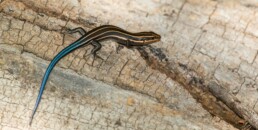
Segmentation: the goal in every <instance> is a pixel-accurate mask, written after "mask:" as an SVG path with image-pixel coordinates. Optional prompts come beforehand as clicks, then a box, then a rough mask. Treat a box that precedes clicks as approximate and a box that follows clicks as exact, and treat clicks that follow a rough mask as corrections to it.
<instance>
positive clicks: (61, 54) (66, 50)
mask: <svg viewBox="0 0 258 130" xmlns="http://www.w3.org/2000/svg"><path fill="white" fill-rule="evenodd" d="M81 45H82V44H81V42H79V41H77V42H74V43H72V44H71V45H69V46H67V47H66V48H64V49H63V50H62V51H61V52H59V53H58V54H57V55H56V56H55V57H54V59H53V60H52V61H51V62H50V64H49V65H48V68H47V70H46V72H45V75H44V77H43V80H42V83H41V86H40V90H39V94H38V97H37V101H36V103H35V106H34V109H33V112H32V114H31V117H30V123H29V125H31V123H32V120H33V117H34V115H35V113H36V111H37V108H38V106H39V103H40V100H41V97H42V94H43V91H44V88H45V85H46V83H47V80H48V77H49V75H50V73H51V71H52V69H53V68H54V67H55V65H56V63H57V62H58V61H59V60H60V59H61V58H63V57H64V56H65V55H67V54H68V53H70V52H72V51H73V50H75V49H76V48H78V47H80V46H81Z"/></svg>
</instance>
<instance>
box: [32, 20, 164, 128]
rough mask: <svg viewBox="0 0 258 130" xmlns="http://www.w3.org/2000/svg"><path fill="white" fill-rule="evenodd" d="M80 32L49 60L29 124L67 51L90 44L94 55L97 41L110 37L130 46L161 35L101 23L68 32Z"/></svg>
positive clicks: (144, 43) (144, 42) (143, 43)
mask: <svg viewBox="0 0 258 130" xmlns="http://www.w3.org/2000/svg"><path fill="white" fill-rule="evenodd" d="M76 32H78V33H80V34H81V37H80V38H79V39H78V40H76V41H75V42H73V43H72V44H70V45H69V46H67V47H66V48H64V49H63V50H62V51H60V52H59V53H58V54H57V55H56V56H55V57H54V58H53V60H52V61H51V62H50V64H49V65H48V68H47V70H46V72H45V75H44V77H43V79H42V83H41V86H40V90H39V94H38V97H37V100H36V103H35V106H34V109H33V112H32V114H31V117H30V123H29V124H30V125H31V123H32V120H33V117H34V115H35V113H36V110H37V108H38V106H39V103H40V100H41V97H42V94H43V91H44V88H45V85H46V83H47V80H48V77H49V75H50V73H51V71H52V69H53V68H54V66H55V65H56V63H57V62H58V61H59V60H60V59H61V58H62V57H64V56H65V55H67V54H68V53H70V52H72V51H74V50H76V49H77V48H79V47H81V46H83V45H88V44H91V45H93V47H94V48H93V49H92V51H91V53H92V54H93V55H94V56H96V52H97V51H99V50H100V49H101V44H100V43H99V42H101V41H103V40H107V39H112V40H114V41H116V42H117V43H119V44H121V45H124V46H127V47H130V46H144V45H147V44H151V43H154V42H158V41H160V39H161V37H160V35H158V34H156V33H154V32H140V33H131V32H128V31H125V30H123V29H121V28H119V27H116V26H112V25H103V26H100V27H97V28H95V29H93V30H91V31H89V32H86V31H85V30H84V29H83V28H80V27H79V28H75V29H72V30H70V31H69V33H76Z"/></svg>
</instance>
